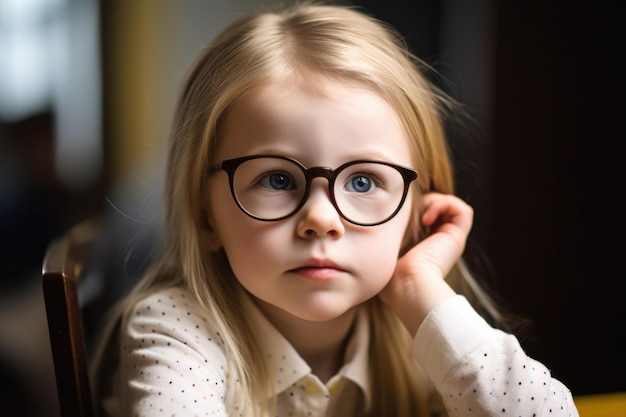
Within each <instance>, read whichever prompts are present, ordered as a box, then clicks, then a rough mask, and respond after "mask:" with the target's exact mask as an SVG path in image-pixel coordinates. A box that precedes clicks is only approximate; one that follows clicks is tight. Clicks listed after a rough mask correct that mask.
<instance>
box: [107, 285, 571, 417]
mask: <svg viewBox="0 0 626 417" xmlns="http://www.w3.org/2000/svg"><path fill="white" fill-rule="evenodd" d="M246 308H247V310H246V314H247V315H248V316H249V319H250V320H251V321H252V328H253V329H255V331H256V332H258V335H257V336H258V339H259V342H260V343H259V354H261V355H263V356H264V357H265V358H266V359H267V361H268V364H269V369H270V371H271V373H272V375H273V380H274V388H275V392H276V393H277V397H276V404H277V410H276V417H303V416H331V417H332V416H337V417H339V416H341V417H349V416H361V415H364V414H365V412H366V410H367V407H368V405H369V403H370V398H371V392H370V391H369V388H368V387H369V386H370V381H369V380H368V371H367V365H368V353H367V346H368V343H369V337H370V335H369V326H368V318H367V316H366V314H365V311H361V312H360V314H359V315H358V318H357V322H356V325H355V329H354V332H353V334H352V336H351V340H350V341H349V343H348V346H347V349H346V354H345V358H344V365H343V367H342V368H341V369H340V371H339V372H338V373H337V375H335V376H334V377H332V378H331V379H330V380H329V381H328V382H326V383H323V382H321V381H320V380H319V379H318V378H317V377H316V376H315V375H314V374H312V373H311V368H310V367H309V366H308V365H307V364H306V362H304V360H303V359H302V358H301V357H300V356H299V355H298V353H297V352H296V351H295V350H294V348H293V347H292V346H291V345H290V344H289V342H288V341H287V340H286V339H285V338H284V337H282V335H281V334H280V333H279V332H278V331H277V330H276V329H275V328H274V327H273V326H272V325H271V323H269V321H267V320H266V319H265V317H264V316H263V315H262V313H261V312H260V311H259V310H258V309H257V308H256V307H255V306H254V304H253V303H252V302H248V303H247V306H246ZM459 317H462V318H463V319H462V320H459ZM119 345H120V346H119V352H120V364H119V368H118V369H116V370H115V373H114V379H113V380H112V381H111V387H110V390H111V395H110V397H108V398H106V399H105V400H104V401H103V402H102V404H103V407H104V409H105V410H106V412H107V413H108V415H109V416H111V417H122V416H133V417H134V416H157V417H158V416H166V417H182V416H198V417H200V416H211V417H215V416H219V417H227V416H239V415H242V414H241V413H235V414H230V415H229V414H228V413H227V411H226V408H225V401H226V398H227V397H228V396H231V395H236V393H237V386H236V382H234V383H232V384H230V383H229V382H228V381H229V378H228V377H227V372H228V369H227V368H228V366H227V362H226V356H225V354H224V342H223V340H222V338H221V336H220V333H219V331H218V330H217V327H216V326H215V325H214V324H213V323H211V322H210V321H209V320H207V319H206V318H205V315H204V314H203V310H202V308H201V307H200V306H199V305H198V304H197V302H195V301H194V299H193V297H192V296H191V295H190V294H187V293H185V292H184V291H182V290H180V289H168V290H163V291H160V292H158V293H156V294H153V295H151V296H149V297H147V298H146V299H144V300H142V301H140V302H139V303H137V305H136V306H135V308H134V309H133V311H132V313H131V314H129V316H128V317H126V318H125V320H124V322H123V324H122V329H121V335H120V340H119ZM413 353H414V356H415V358H416V359H417V361H418V362H419V363H420V364H421V367H422V368H423V371H424V372H426V374H427V375H428V376H429V378H430V379H431V380H432V382H433V383H434V388H436V390H437V392H438V393H439V395H437V396H436V398H435V401H434V402H439V403H441V402H443V405H444V406H445V410H447V415H448V416H450V417H453V416H503V417H504V416H515V417H517V416H524V417H526V416H529V417H532V416H578V413H577V412H576V409H575V407H574V404H573V401H572V398H571V395H570V393H569V391H568V390H567V388H565V387H564V386H563V385H562V384H561V383H560V382H559V381H557V380H555V379H553V378H551V376H550V374H549V372H548V370H547V369H546V368H545V367H544V366H543V365H542V364H540V363H539V362H536V361H534V360H532V359H530V358H528V356H526V355H525V354H524V352H523V351H522V350H521V348H520V347H519V344H518V342H517V339H515V338H514V337H513V336H510V335H507V334H505V333H502V332H499V331H497V330H494V329H492V328H491V327H489V326H488V325H487V324H486V323H485V322H484V321H483V320H482V319H481V318H480V317H479V316H478V315H477V314H476V312H474V310H473V309H472V308H471V307H470V306H469V303H467V301H466V300H465V298H463V297H461V296H458V297H455V298H453V299H451V300H448V301H446V302H444V303H443V304H442V305H440V306H439V307H437V308H436V309H435V310H433V311H432V312H431V314H430V315H429V316H428V318H427V319H426V321H425V322H424V324H423V325H422V327H421V328H420V330H419V332H418V334H417V335H416V338H415V341H414V346H413ZM417 368H418V367H417V366H416V372H417ZM231 385H233V386H231ZM436 408H437V407H436V405H433V410H434V409H436ZM444 415H445V412H444Z"/></svg>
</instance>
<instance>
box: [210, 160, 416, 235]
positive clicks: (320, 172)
mask: <svg viewBox="0 0 626 417" xmlns="http://www.w3.org/2000/svg"><path fill="white" fill-rule="evenodd" d="M260 158H275V159H283V160H286V161H289V162H291V163H293V164H295V165H296V166H297V167H299V168H300V169H301V170H302V173H303V174H304V178H305V180H306V183H305V189H304V193H303V194H302V199H301V201H300V203H298V205H297V206H296V207H295V208H294V209H293V210H292V211H290V212H289V213H288V214H285V215H283V216H280V217H277V218H273V219H266V218H262V217H258V216H255V215H254V214H252V213H250V212H249V211H248V210H247V209H246V208H245V207H243V206H242V205H241V203H240V202H239V199H238V198H237V194H236V193H235V180H234V179H235V171H236V170H237V168H238V167H239V166H240V165H241V164H243V163H244V162H247V161H250V160H252V159H260ZM363 163H374V164H380V165H386V166H388V167H391V168H393V169H395V170H396V171H398V172H399V173H400V175H402V179H403V180H404V191H403V192H402V198H401V199H400V202H399V203H398V207H397V208H396V209H395V210H394V211H393V212H392V213H391V214H390V215H389V216H387V217H386V218H384V219H383V220H381V221H377V222H374V223H362V222H356V221H354V220H351V219H349V218H348V217H346V215H345V214H343V212H342V211H341V209H340V208H339V206H338V205H337V201H336V200H335V191H334V185H335V180H336V179H337V176H338V175H339V173H341V171H343V170H344V169H346V168H347V167H350V166H352V165H357V164H363ZM210 171H211V173H216V172H218V171H225V172H226V173H227V174H228V182H229V185H230V193H231V195H232V197H233V200H235V203H236V204H237V207H239V209H240V210H241V211H243V212H244V213H245V214H247V215H248V216H250V217H252V218H253V219H256V220H259V221H264V222H275V221H280V220H284V219H286V218H288V217H291V216H293V215H294V214H296V213H297V212H298V211H299V210H300V209H301V208H302V207H303V206H304V205H305V204H306V201H307V200H308V198H309V193H310V192H311V183H312V182H313V179H315V178H319V177H322V178H326V180H327V181H328V193H329V194H328V195H329V196H330V202H331V203H332V205H333V207H334V208H335V210H337V213H339V215H340V216H341V217H342V218H343V219H345V220H346V221H348V222H349V223H352V224H355V225H358V226H378V225H379V224H383V223H386V222H388V221H389V220H391V219H392V218H394V217H395V216H396V214H398V212H399V211H400V209H401V208H402V206H403V205H404V202H405V201H406V197H407V195H408V193H409V187H410V186H411V183H412V182H413V181H415V179H417V175H418V174H417V171H415V170H414V169H411V168H407V167H404V166H401V165H396V164H393V163H391V162H386V161H375V160H369V159H358V160H354V161H349V162H346V163H345V164H342V165H340V166H339V167H337V168H335V169H330V168H325V167H311V168H307V167H305V166H304V165H302V163H300V161H298V160H296V159H294V158H291V157H288V156H284V155H271V154H266V155H248V156H241V157H238V158H232V159H225V160H224V161H222V162H219V163H217V164H215V165H213V166H212V167H211V168H210Z"/></svg>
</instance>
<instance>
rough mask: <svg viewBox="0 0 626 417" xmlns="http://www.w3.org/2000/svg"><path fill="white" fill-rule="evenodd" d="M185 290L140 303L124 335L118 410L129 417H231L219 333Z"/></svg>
mask: <svg viewBox="0 0 626 417" xmlns="http://www.w3.org/2000/svg"><path fill="white" fill-rule="evenodd" d="M198 310H199V308H198V307H197V306H196V304H195V303H190V302H188V300H187V299H186V296H185V294H184V293H183V292H182V291H180V290H168V291H167V292H162V293H159V294H156V295H153V296H150V297H149V298H147V299H145V300H143V301H141V302H139V303H138V304H137V305H136V306H135V308H134V309H133V311H132V313H131V314H130V315H129V317H127V318H126V320H125V321H124V324H123V326H122V329H121V335H120V368H119V370H118V372H119V379H118V381H119V383H120V384H121V385H122V386H121V387H118V388H114V391H116V392H117V395H118V396H119V398H118V399H117V403H118V408H119V409H120V410H119V411H120V413H121V414H122V415H128V416H133V417H134V416H155V415H164V416H172V415H176V416H178V417H181V416H197V415H210V416H216V417H226V416H227V413H226V410H225V406H224V400H225V396H226V392H227V381H226V359H225V356H224V351H223V347H222V345H223V344H222V340H221V338H220V336H219V333H218V332H215V331H213V330H211V329H210V326H209V324H208V323H207V321H206V320H205V319H204V318H202V315H201V314H198V313H199V311H198Z"/></svg>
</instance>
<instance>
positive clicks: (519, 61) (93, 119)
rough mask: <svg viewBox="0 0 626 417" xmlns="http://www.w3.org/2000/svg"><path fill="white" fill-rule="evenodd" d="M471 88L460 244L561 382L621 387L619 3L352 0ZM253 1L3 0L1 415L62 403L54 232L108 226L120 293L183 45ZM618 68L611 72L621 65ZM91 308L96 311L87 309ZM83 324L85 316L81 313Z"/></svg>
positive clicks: (101, 283) (156, 172)
mask: <svg viewBox="0 0 626 417" xmlns="http://www.w3.org/2000/svg"><path fill="white" fill-rule="evenodd" d="M337 3H345V4H354V5H357V6H361V7H363V8H365V9H366V10H367V11H369V12H370V13H371V14H373V15H375V16H377V17H380V18H381V19H383V20H385V21H387V22H389V23H391V24H392V25H393V26H395V27H396V28H397V29H398V30H399V31H400V32H401V33H402V34H403V35H404V36H405V37H406V41H407V44H408V45H409V47H410V48H411V50H412V51H413V52H414V53H416V54H417V55H418V56H420V57H422V58H423V59H424V60H425V61H426V62H428V63H429V64H431V65H432V66H433V67H434V68H435V69H436V70H437V71H438V72H439V73H440V75H441V77H438V78H437V79H436V80H435V81H436V82H437V83H438V84H439V85H440V86H441V87H442V88H443V89H444V90H446V91H447V92H449V93H450V94H451V95H453V96H454V97H455V98H457V99H458V100H460V101H461V102H463V103H465V104H466V105H467V106H468V108H469V110H470V112H471V113H472V115H473V117H474V118H475V120H476V122H477V123H476V126H473V125H472V126H470V127H469V128H467V127H466V128H465V129H460V128H458V126H450V127H449V129H450V137H451V147H452V150H453V154H454V158H455V166H456V169H457V171H456V177H457V184H458V194H459V195H460V196H461V197H462V198H464V199H465V200H466V201H468V202H469V203H470V204H472V205H473V206H474V207H475V209H476V222H475V226H474V229H473V231H472V234H471V240H470V243H469V245H468V251H467V256H468V259H469V260H470V263H471V264H472V265H474V266H475V267H476V268H481V269H484V270H486V271H488V274H486V275H485V279H486V282H487V284H488V285H489V286H490V287H491V288H492V289H493V290H494V291H495V292H496V294H497V295H498V296H499V297H500V298H501V299H502V300H503V302H504V303H505V305H506V307H507V308H508V309H509V310H510V311H511V312H513V313H516V314H519V315H521V316H523V317H526V318H527V319H528V321H529V326H528V327H526V328H524V329H523V331H521V330H520V333H519V336H520V338H521V339H522V344H523V346H524V347H525V348H526V350H527V351H528V353H530V354H531V355H532V356H534V357H535V358H537V359H539V360H540V361H542V362H544V363H546V364H547V365H548V367H550V368H551V370H552V372H553V374H554V375H555V376H556V377H557V378H558V379H560V380H562V381H563V382H564V383H565V384H567V385H568V386H569V387H570V388H571V389H572V391H573V393H574V394H575V395H583V394H594V393H604V392H616V391H626V382H625V379H624V378H623V377H622V374H623V372H624V371H625V370H626V366H625V361H624V354H623V342H622V340H623V334H624V331H626V317H625V316H626V313H625V311H624V307H625V301H626V299H625V295H624V293H625V289H626V288H625V284H624V282H625V281H626V279H625V278H626V276H625V274H624V272H623V267H622V263H621V261H620V259H621V256H623V252H624V249H625V245H624V244H623V239H624V236H625V233H624V232H625V228H624V222H625V220H624V219H623V216H624V214H623V211H622V209H620V207H622V201H623V199H624V197H625V196H624V189H625V187H624V184H623V180H624V174H623V171H622V170H621V168H622V166H623V165H624V163H623V161H622V160H623V148H624V147H623V126H622V121H623V116H622V111H623V105H622V100H621V99H622V95H623V91H624V89H623V74H622V73H621V68H622V66H621V65H620V64H619V62H621V61H618V59H619V57H620V55H621V52H622V51H623V45H622V43H621V42H622V40H621V38H622V36H621V33H622V30H621V27H620V25H619V23H618V22H617V16H619V14H618V13H617V9H616V7H617V6H616V5H615V4H614V3H613V2H602V1H599V2H593V3H591V2H586V1H582V0H581V1H577V0H574V1H567V2H564V1H552V2H543V1H536V0H530V1H525V2H504V1H501V2H496V1H493V0H492V1H490V0H467V1H455V0H441V1H435V0H414V1H408V0H407V1H399V0H363V1H347V0H346V1H342V2H339V1H338V2H337ZM270 4H272V2H271V1H269V0H268V1H254V0H221V1H218V0H210V1H203V0H179V1H173V0H169V1H168V0H130V1H128V0H0V388H1V390H0V410H3V411H2V415H7V416H10V415H20V416H44V417H45V416H57V415H58V411H57V403H56V385H55V381H54V373H53V368H52V362H51V354H50V350H49V342H48V333H47V332H48V330H47V327H46V326H47V324H46V317H45V311H44V306H43V299H42V293H41V277H40V274H41V265H42V260H43V256H44V251H45V248H46V247H47V245H48V244H49V243H50V241H51V240H52V239H54V238H55V237H57V236H59V235H60V234H61V233H63V232H64V231H65V230H67V229H68V228H69V227H71V226H72V225H75V224H77V223H80V222H82V221H84V220H86V219H91V218H99V219H101V221H103V222H104V224H105V228H104V231H105V233H104V234H103V237H102V240H103V241H104V245H103V248H104V250H103V256H104V260H103V262H102V265H103V270H104V272H105V273H103V274H101V277H100V279H98V280H96V281H95V282H93V283H92V285H90V286H87V288H86V289H84V288H83V289H81V291H82V292H81V299H82V301H83V302H84V303H85V305H89V303H90V301H94V299H95V297H94V294H102V293H109V294H119V293H120V292H123V291H125V290H126V289H128V287H130V286H131V285H132V283H133V282H134V280H135V279H136V276H137V275H138V274H140V272H141V270H142V269H143V267H144V266H145V264H146V262H147V260H149V254H150V249H151V243H152V242H153V241H154V240H155V239H154V238H155V237H158V234H159V230H160V225H159V218H160V216H159V215H160V213H159V211H160V187H161V182H162V178H161V175H162V172H163V170H162V168H163V165H164V159H163V158H164V151H165V142H166V139H167V135H168V131H169V125H170V122H171V118H172V113H173V108H174V105H175V102H176V96H177V92H178V89H179V87H180V85H181V82H182V80H183V78H184V76H185V73H186V71H187V69H188V67H189V65H190V64H191V63H192V61H193V59H194V58H195V57H196V55H197V54H198V53H199V52H200V50H201V49H202V48H203V46H204V45H205V44H206V42H207V41H208V40H210V39H211V38H212V37H213V36H214V35H215V34H216V33H217V31H219V30H220V29H222V28H223V27H224V26H225V25H226V24H227V23H229V22H230V21H232V20H233V19H234V18H236V17H238V16H240V15H242V14H245V13H248V12H250V11H255V10H259V9H263V8H265V7H266V6H267V5H270ZM618 69H619V70H620V71H619V72H618ZM94 311H99V310H97V309H95V310H94ZM86 313H87V314H86V332H87V335H88V337H89V336H91V334H92V333H93V331H94V329H96V327H97V319H98V314H97V313H91V315H90V314H89V311H87V312H86Z"/></svg>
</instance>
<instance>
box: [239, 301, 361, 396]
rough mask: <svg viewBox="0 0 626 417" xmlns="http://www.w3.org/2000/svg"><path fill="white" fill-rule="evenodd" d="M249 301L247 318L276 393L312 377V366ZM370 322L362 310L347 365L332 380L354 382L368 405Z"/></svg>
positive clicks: (346, 359)
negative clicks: (341, 379)
mask: <svg viewBox="0 0 626 417" xmlns="http://www.w3.org/2000/svg"><path fill="white" fill-rule="evenodd" d="M244 298H246V301H245V304H246V309H247V310H246V311H247V316H248V317H249V319H250V322H251V324H252V326H251V327H252V331H253V332H254V334H255V337H256V339H257V341H258V343H259V347H260V349H261V352H262V354H263V355H264V357H265V358H266V360H267V363H268V365H269V371H270V374H271V375H272V376H273V380H274V389H275V391H274V392H275V394H276V395H278V394H280V393H281V392H282V391H284V390H286V389H288V388H289V387H291V386H292V385H293V384H295V383H296V382H298V381H299V380H300V379H302V378H304V377H305V376H307V375H309V374H311V367H310V366H309V365H308V364H307V363H306V362H305V361H304V359H302V357H301V356H300V355H299V354H298V352H297V351H296V350H295V349H294V348H293V346H292V345H291V344H290V343H289V341H287V339H285V337H284V336H283V335H282V334H281V333H280V332H279V331H278V330H277V329H276V328H275V327H274V325H273V324H272V323H271V322H270V321H269V320H268V319H267V318H266V317H265V315H264V314H263V313H262V312H261V310H259V308H258V307H257V306H256V305H255V304H254V302H252V300H250V299H249V298H248V297H244ZM369 340H370V331H369V321H368V318H367V312H366V309H365V308H359V311H358V314H357V318H356V321H355V327H354V331H353V332H352V335H351V337H350V340H349V341H348V344H347V346H346V352H345V355H344V364H343V366H342V367H341V369H340V370H339V372H338V373H337V375H335V376H333V377H332V378H331V379H330V380H329V384H331V383H333V382H334V381H335V380H336V379H337V378H341V377H343V378H346V379H349V380H351V381H353V382H354V383H355V384H356V385H357V386H358V387H359V388H361V390H362V391H363V394H364V396H365V400H366V404H370V401H371V389H370V386H371V385H370V380H369V368H368V351H369Z"/></svg>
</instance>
